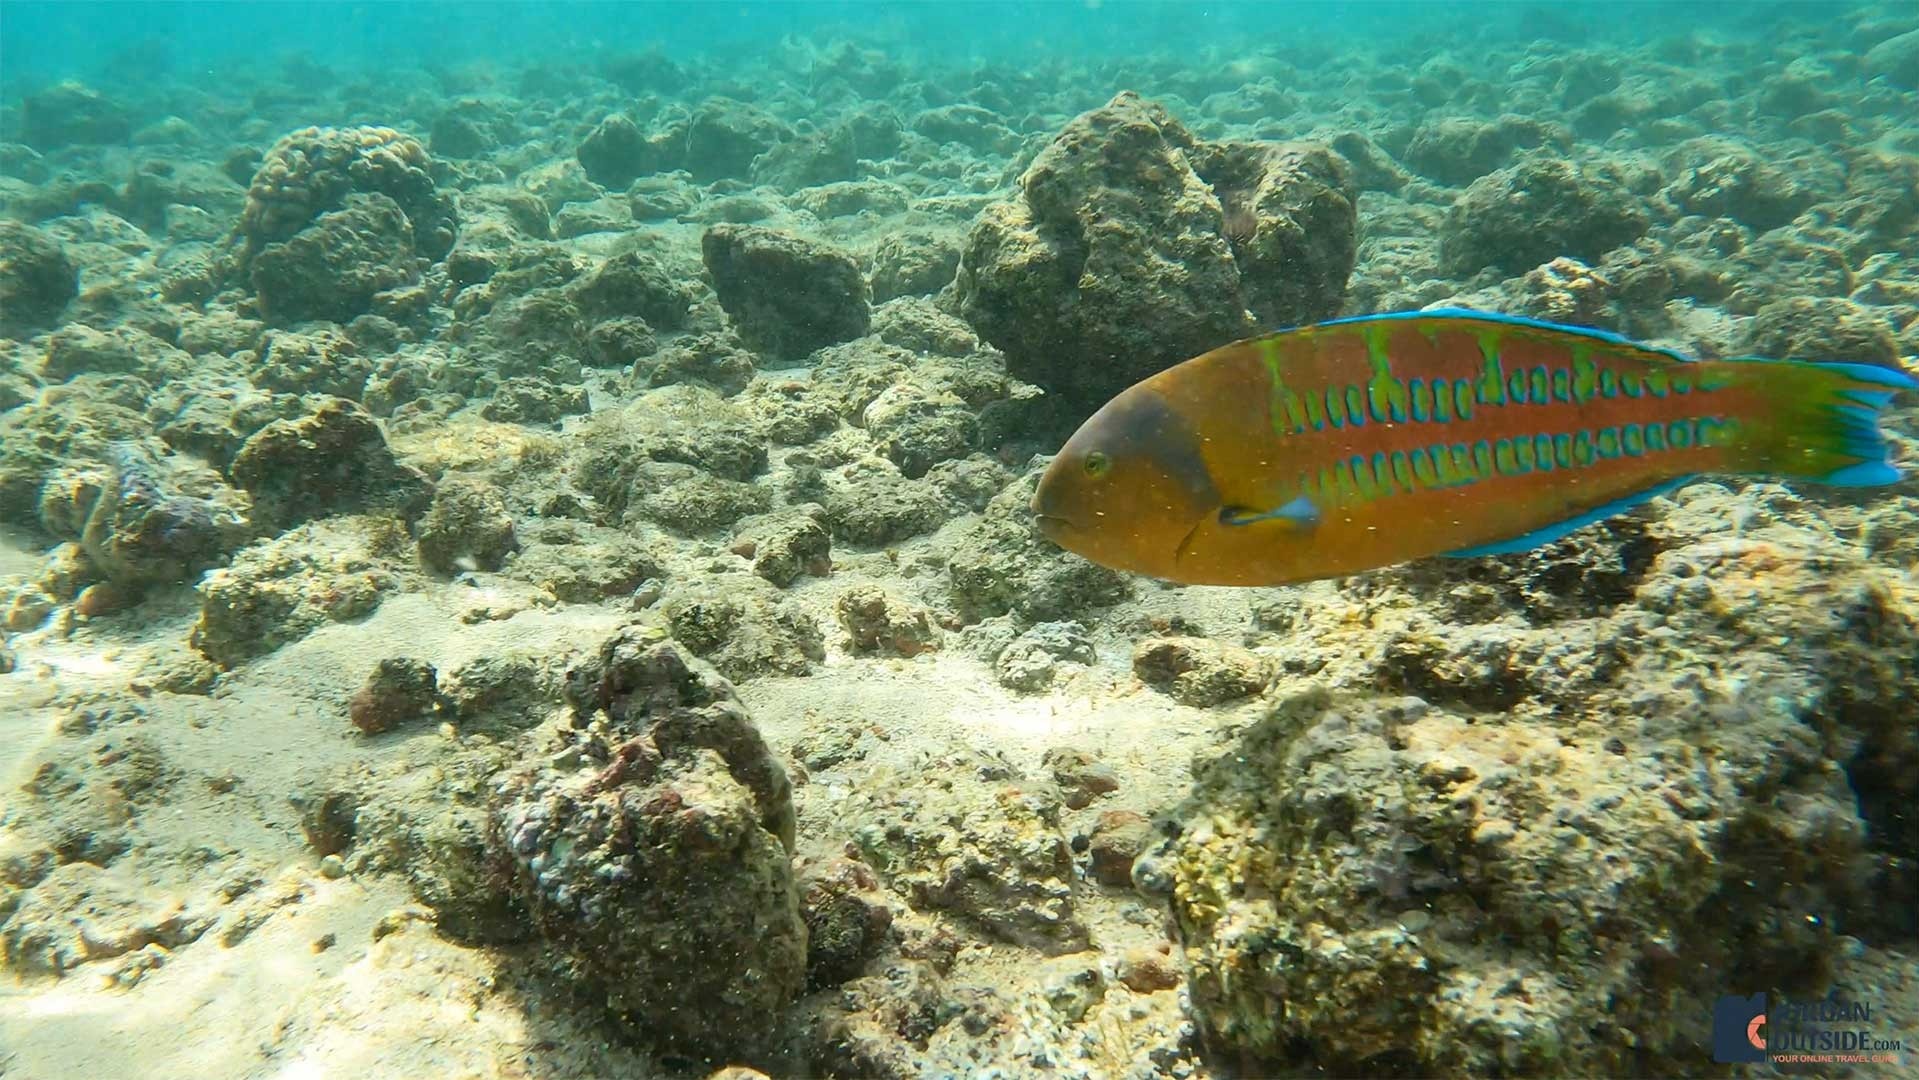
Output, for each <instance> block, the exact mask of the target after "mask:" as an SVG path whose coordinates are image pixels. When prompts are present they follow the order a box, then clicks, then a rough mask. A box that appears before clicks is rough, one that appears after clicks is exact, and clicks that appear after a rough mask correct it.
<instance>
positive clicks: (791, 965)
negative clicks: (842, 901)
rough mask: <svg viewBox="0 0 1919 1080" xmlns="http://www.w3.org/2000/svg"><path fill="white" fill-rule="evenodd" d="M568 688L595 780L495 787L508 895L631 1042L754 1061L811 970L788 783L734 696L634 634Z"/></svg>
mask: <svg viewBox="0 0 1919 1080" xmlns="http://www.w3.org/2000/svg"><path fill="white" fill-rule="evenodd" d="M565 692H566V696H567V699H568V700H569V702H570V703H571V704H572V706H573V709H574V711H575V713H576V714H577V715H578V718H579V722H580V724H581V725H582V726H583V727H585V730H584V731H582V732H581V733H580V734H579V735H578V736H576V740H577V743H578V745H577V750H578V753H577V754H574V755H568V756H567V757H569V758H570V759H571V760H573V761H576V762H584V763H586V767H584V768H582V767H579V766H577V765H575V766H573V767H571V768H563V767H558V766H555V765H553V764H543V765H540V766H536V767H533V768H531V769H528V770H526V771H524V772H522V773H519V774H518V775H515V776H512V777H509V778H506V779H504V780H502V781H501V782H499V783H498V784H497V785H496V786H495V788H494V795H493V797H492V799H493V805H494V810H493V818H494V821H495V823H496V831H495V835H496V836H497V838H498V846H499V848H500V849H501V850H500V851H499V858H500V861H501V862H502V863H503V864H504V874H505V880H506V884H507V888H508V890H509V891H510V892H511V894H512V895H513V897H514V898H515V899H516V900H517V901H518V902H519V903H520V904H521V905H522V906H523V907H524V910H525V911H526V912H527V913H528V914H529V915H530V916H531V919H532V921H533V924H534V925H535V926H536V927H537V929H538V931H539V933H540V934H541V935H542V936H543V937H545V938H546V940H547V941H548V942H549V943H550V944H551V945H552V946H553V947H554V948H555V950H556V952H557V954H558V956H559V957H560V958H561V959H562V961H563V962H564V963H565V964H566V965H567V966H568V968H569V969H570V974H571V975H573V976H574V977H575V978H577V979H579V980H581V981H582V982H584V983H586V984H587V985H589V986H591V987H593V988H595V989H596V990H597V991H599V992H601V993H603V994H604V995H605V998H606V1001H607V1003H608V1005H609V1006H611V1007H612V1008H613V1009H614V1010H615V1011H616V1012H618V1013H620V1014H622V1015H624V1016H626V1017H628V1018H630V1020H631V1022H632V1023H634V1024H635V1025H636V1031H635V1033H636V1034H638V1035H640V1036H641V1037H644V1038H646V1039H648V1040H649V1041H654V1042H656V1043H658V1044H663V1045H664V1046H668V1047H674V1048H679V1049H685V1050H689V1051H691V1052H694V1053H700V1054H705V1055H713V1056H720V1057H731V1056H750V1055H751V1054H752V1048H753V1047H754V1046H755V1045H758V1044H761V1043H762V1040H764V1039H765V1038H766V1037H767V1036H768V1035H769V1034H770V1033H771V1030H772V1027H773V1023H774V1020H775V1018H776V1017H777V1016H778V1014H779V1012H780V1010H781V1009H782V1008H783V1007H784V1006H785V1005H786V1004H788V1003H789V1002H790V1001H792V1000H793V998H794V997H795V996H797V994H798V993H799V990H800V988H801V985H802V984H803V982H804V980H805V975H806V937H807V935H806V926H805V924H804V923H803V922H802V920H801V916H800V910H799V897H798V892H797V889H796V886H795V883H794V878H793V871H792V866H791V862H790V859H791V849H792V845H793V835H794V816H793V803H792V793H791V789H790V787H789V784H788V781H787V778H786V773H785V770H784V769H782V768H781V767H780V764H779V762H778V760H777V759H775V758H774V757H773V755H772V753H771V751H769V750H768V748H767V746H766V744H765V742H764V741H763V740H762V739H761V738H760V734H759V731H758V729H757V728H755V727H754V725H753V722H752V720H751V718H750V717H749V716H748V715H747V713H746V710H745V709H744V708H743V707H742V706H741V704H740V702H739V698H738V697H737V696H736V695H735V694H734V692H733V687H732V685H731V684H729V683H728V682H727V681H726V680H724V679H722V678H720V677H719V676H718V675H717V674H716V673H714V671H713V670H712V669H711V668H710V667H708V666H706V665H705V664H703V663H701V662H700V661H698V660H695V659H693V658H692V657H690V656H688V655H687V654H686V653H685V652H684V651H683V650H682V649H681V648H680V647H679V646H678V645H676V644H674V643H672V642H671V641H667V640H664V639H662V638H661V637H660V636H658V635H657V634H650V633H648V632H646V631H643V630H641V629H639V628H638V627H629V628H627V629H625V630H623V631H621V632H620V633H618V634H617V635H615V636H614V637H613V638H612V639H610V640H608V641H607V642H606V643H605V644H604V646H603V647H602V648H601V649H600V650H599V652H598V654H597V655H595V656H594V657H592V658H591V659H589V660H587V661H586V662H585V663H583V664H581V665H580V666H579V667H577V668H575V669H574V670H572V671H570V672H568V674H567V678H566V691H565ZM589 721H592V723H591V725H590V726H588V722H589ZM596 763H597V764H596Z"/></svg>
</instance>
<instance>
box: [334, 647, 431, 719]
mask: <svg viewBox="0 0 1919 1080" xmlns="http://www.w3.org/2000/svg"><path fill="white" fill-rule="evenodd" d="M438 687H439V673H438V672H436V671H435V670H433V665H432V664H429V663H427V662H426V661H424V660H416V659H413V658H412V657H404V656H401V657H390V658H388V659H385V660H382V661H380V664H379V666H378V667H376V668H374V669H373V674H371V675H369V676H367V680H366V684H365V685H364V686H362V687H360V689H359V691H358V692H356V693H355V694H354V695H353V700H352V701H351V702H350V703H348V705H347V716H348V718H349V719H351V720H352V721H353V726H354V727H356V728H359V729H360V731H361V733H362V734H366V735H379V734H382V733H384V732H388V731H392V730H393V729H394V728H396V727H398V726H400V725H401V724H403V723H405V722H406V721H408V720H413V719H417V718H420V717H423V716H426V715H427V714H428V713H430V712H432V711H433V708H434V705H435V703H436V702H437V700H438Z"/></svg>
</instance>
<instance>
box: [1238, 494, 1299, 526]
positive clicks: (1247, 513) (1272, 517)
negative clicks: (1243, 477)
mask: <svg viewBox="0 0 1919 1080" xmlns="http://www.w3.org/2000/svg"><path fill="white" fill-rule="evenodd" d="M1219 520H1220V523H1221V524H1222V525H1254V524H1257V523H1259V522H1262V521H1282V522H1286V523H1288V524H1291V525H1295V526H1298V527H1299V528H1302V529H1310V528H1312V527H1313V526H1315V525H1318V524H1319V507H1317V506H1315V505H1314V504H1313V501H1312V500H1311V499H1308V498H1307V497H1306V496H1304V495H1301V496H1300V497H1298V498H1297V499H1294V500H1293V501H1292V502H1289V503H1287V504H1286V505H1285V506H1282V507H1279V508H1278V509H1276V510H1252V509H1248V508H1247V507H1244V506H1227V507H1222V508H1221V509H1220V511H1219Z"/></svg>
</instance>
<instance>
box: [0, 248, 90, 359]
mask: <svg viewBox="0 0 1919 1080" xmlns="http://www.w3.org/2000/svg"><path fill="white" fill-rule="evenodd" d="M79 289H80V286H79V272H78V271H77V270H76V269H75V268H74V265H73V263H72V261H71V260H69V259H68V258H67V255H66V252H65V251H63V250H62V249H61V247H60V244H59V243H58V242H57V241H55V240H54V239H53V238H52V237H51V236H48V235H47V234H46V233H44V232H41V231H40V230H39V229H36V228H33V227H32V226H30V225H22V224H20V223H19V222H17V221H0V335H4V336H6V337H26V336H28V335H29V334H31V333H33V332H34V331H36V330H44V329H46V328H47V327H49V326H52V325H53V324H54V322H55V320H57V319H58V318H59V316H60V312H61V309H63V308H65V307H66V306H67V301H69V300H72V299H73V298H74V296H75V294H77V293H78V292H79Z"/></svg>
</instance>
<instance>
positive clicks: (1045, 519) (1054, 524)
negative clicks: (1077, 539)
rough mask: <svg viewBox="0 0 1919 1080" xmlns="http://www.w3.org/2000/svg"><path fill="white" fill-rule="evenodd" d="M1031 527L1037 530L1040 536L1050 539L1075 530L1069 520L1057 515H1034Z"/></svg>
mask: <svg viewBox="0 0 1919 1080" xmlns="http://www.w3.org/2000/svg"><path fill="white" fill-rule="evenodd" d="M1033 527H1034V528H1036V529H1038V530H1039V531H1040V534H1041V535H1042V536H1047V537H1052V538H1058V537H1059V536H1060V535H1062V534H1064V533H1069V532H1072V531H1073V529H1074V528H1075V526H1074V525H1073V522H1072V521H1071V520H1070V519H1068V518H1063V517H1060V516H1059V515H1058V514H1034V515H1033Z"/></svg>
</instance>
